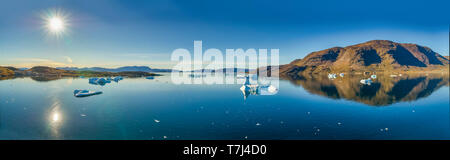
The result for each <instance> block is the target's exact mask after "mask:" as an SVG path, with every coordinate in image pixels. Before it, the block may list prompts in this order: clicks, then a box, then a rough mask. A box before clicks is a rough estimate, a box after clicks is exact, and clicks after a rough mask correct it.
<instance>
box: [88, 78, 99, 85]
mask: <svg viewBox="0 0 450 160" xmlns="http://www.w3.org/2000/svg"><path fill="white" fill-rule="evenodd" d="M97 80H98V78H97V77H93V78H89V83H94V84H95V83H97Z"/></svg>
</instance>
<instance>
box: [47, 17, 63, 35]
mask: <svg viewBox="0 0 450 160" xmlns="http://www.w3.org/2000/svg"><path fill="white" fill-rule="evenodd" d="M48 27H49V29H50V30H51V31H52V32H61V31H62V30H63V29H64V22H63V20H62V19H61V18H59V17H53V18H51V19H50V20H49V21H48Z"/></svg>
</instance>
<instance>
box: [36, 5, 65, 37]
mask: <svg viewBox="0 0 450 160" xmlns="http://www.w3.org/2000/svg"><path fill="white" fill-rule="evenodd" d="M41 17H42V19H43V21H44V28H45V30H46V31H47V33H48V34H49V35H54V36H56V37H61V36H62V35H63V34H66V32H67V30H68V26H69V22H68V20H69V16H68V14H67V13H65V12H63V11H62V10H61V9H53V10H48V11H46V12H45V14H43V15H42V16H41Z"/></svg>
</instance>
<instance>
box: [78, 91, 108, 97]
mask: <svg viewBox="0 0 450 160" xmlns="http://www.w3.org/2000/svg"><path fill="white" fill-rule="evenodd" d="M102 93H103V92H102V91H89V90H75V91H73V95H74V96H75V97H88V96H93V95H97V94H102Z"/></svg>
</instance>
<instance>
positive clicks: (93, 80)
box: [89, 77, 111, 86]
mask: <svg viewBox="0 0 450 160" xmlns="http://www.w3.org/2000/svg"><path fill="white" fill-rule="evenodd" d="M89 83H90V84H94V85H101V86H104V85H105V84H106V83H111V80H107V79H105V78H97V77H94V78H89Z"/></svg>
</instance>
